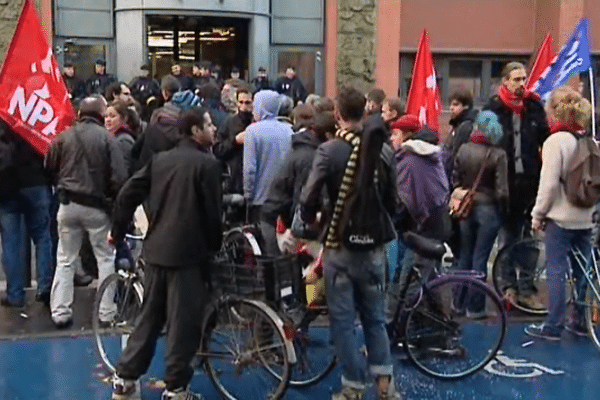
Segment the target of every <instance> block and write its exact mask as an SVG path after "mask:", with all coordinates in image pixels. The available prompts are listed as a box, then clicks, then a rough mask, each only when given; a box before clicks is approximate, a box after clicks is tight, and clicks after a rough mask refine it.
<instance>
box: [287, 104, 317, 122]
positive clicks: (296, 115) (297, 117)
mask: <svg viewBox="0 0 600 400" xmlns="http://www.w3.org/2000/svg"><path fill="white" fill-rule="evenodd" d="M292 118H293V120H294V126H295V127H296V128H312V125H313V120H314V118H315V110H314V109H313V108H312V107H311V106H309V105H307V104H299V105H297V106H296V108H294V110H293V111H292Z"/></svg>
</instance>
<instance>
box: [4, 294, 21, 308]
mask: <svg viewBox="0 0 600 400" xmlns="http://www.w3.org/2000/svg"><path fill="white" fill-rule="evenodd" d="M0 305H1V306H3V307H13V308H21V307H23V306H24V305H25V302H23V303H11V302H10V301H9V300H8V297H6V296H5V297H2V298H1V299H0Z"/></svg>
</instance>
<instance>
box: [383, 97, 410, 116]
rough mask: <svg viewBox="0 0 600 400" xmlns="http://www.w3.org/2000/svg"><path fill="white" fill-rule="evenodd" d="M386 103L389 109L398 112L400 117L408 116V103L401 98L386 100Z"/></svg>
mask: <svg viewBox="0 0 600 400" xmlns="http://www.w3.org/2000/svg"><path fill="white" fill-rule="evenodd" d="M384 102H385V103H388V105H389V107H390V108H391V109H392V110H394V111H396V114H398V117H402V116H403V115H404V114H406V103H405V102H404V100H402V99H401V98H399V97H393V98H387V99H385V101H384Z"/></svg>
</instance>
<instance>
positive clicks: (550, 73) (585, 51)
mask: <svg viewBox="0 0 600 400" xmlns="http://www.w3.org/2000/svg"><path fill="white" fill-rule="evenodd" d="M587 24H588V20H587V18H583V19H582V20H581V21H580V22H579V25H577V28H575V32H573V36H571V39H569V41H568V42H567V43H566V44H565V45H564V46H563V48H562V49H561V50H560V53H559V54H558V56H557V57H556V59H555V60H554V62H553V63H552V65H550V67H548V68H547V69H546V71H544V73H543V74H542V76H541V77H540V79H539V81H538V82H537V84H536V85H534V86H533V88H532V89H533V91H535V92H537V93H538V94H539V95H540V96H542V98H546V97H547V95H548V94H549V93H550V92H551V91H553V90H554V89H556V88H558V87H561V86H562V85H564V84H565V83H567V80H569V78H570V77H571V76H573V75H575V74H578V73H580V72H583V71H587V70H588V69H589V68H590V66H591V62H590V45H589V40H588V29H587Z"/></svg>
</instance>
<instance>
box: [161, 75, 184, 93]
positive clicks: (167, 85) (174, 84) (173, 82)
mask: <svg viewBox="0 0 600 400" xmlns="http://www.w3.org/2000/svg"><path fill="white" fill-rule="evenodd" d="M160 88H161V89H162V90H164V91H165V92H167V93H169V94H171V95H173V94H175V93H177V92H179V89H181V84H180V83H179V81H178V80H177V78H175V77H174V76H173V75H167V76H165V77H164V78H162V81H161V82H160Z"/></svg>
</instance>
